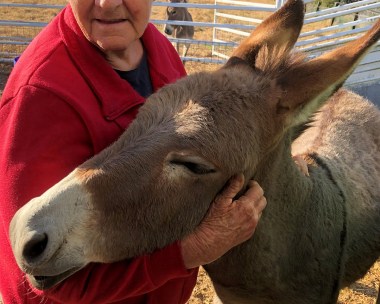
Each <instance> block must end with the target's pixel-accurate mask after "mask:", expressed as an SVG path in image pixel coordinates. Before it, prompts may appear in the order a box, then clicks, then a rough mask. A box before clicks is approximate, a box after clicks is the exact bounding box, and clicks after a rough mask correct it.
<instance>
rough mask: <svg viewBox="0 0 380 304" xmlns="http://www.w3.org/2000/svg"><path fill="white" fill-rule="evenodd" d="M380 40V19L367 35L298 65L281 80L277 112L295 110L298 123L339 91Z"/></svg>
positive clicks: (294, 113)
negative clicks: (281, 95) (280, 93)
mask: <svg viewBox="0 0 380 304" xmlns="http://www.w3.org/2000/svg"><path fill="white" fill-rule="evenodd" d="M379 39H380V21H378V22H377V23H376V24H375V25H374V26H373V27H372V29H371V30H369V31H368V32H367V33H366V34H365V35H364V36H362V37H361V38H359V39H356V40H354V41H351V42H350V43H347V44H346V45H344V46H342V47H340V48H338V49H335V50H333V51H331V52H328V53H326V54H324V55H322V56H320V57H317V58H315V59H312V60H310V61H306V62H303V63H301V64H297V65H295V66H294V67H293V68H291V69H289V70H288V71H287V72H285V73H284V74H283V75H281V78H280V79H279V84H280V85H281V87H282V89H283V92H284V93H283V97H282V98H281V100H280V101H279V102H278V105H277V111H278V112H282V113H284V112H285V113H286V112H289V113H293V115H296V116H297V115H298V119H294V118H292V120H297V121H293V123H299V122H301V121H302V120H303V119H302V117H308V116H309V115H311V114H312V113H314V112H315V111H316V110H317V109H318V108H319V107H321V106H322V104H323V103H324V102H325V101H326V100H327V99H328V98H329V97H330V96H331V95H332V94H333V93H334V92H336V91H337V90H338V89H339V88H340V87H341V86H342V85H343V83H344V81H345V80H346V79H347V78H348V76H349V75H350V74H351V73H352V71H353V70H354V69H355V67H356V66H357V65H358V63H359V62H360V60H361V59H362V58H363V57H364V55H365V54H366V53H367V52H368V51H369V50H370V48H371V47H372V46H373V45H374V44H375V43H376V42H377V41H378V40H379Z"/></svg>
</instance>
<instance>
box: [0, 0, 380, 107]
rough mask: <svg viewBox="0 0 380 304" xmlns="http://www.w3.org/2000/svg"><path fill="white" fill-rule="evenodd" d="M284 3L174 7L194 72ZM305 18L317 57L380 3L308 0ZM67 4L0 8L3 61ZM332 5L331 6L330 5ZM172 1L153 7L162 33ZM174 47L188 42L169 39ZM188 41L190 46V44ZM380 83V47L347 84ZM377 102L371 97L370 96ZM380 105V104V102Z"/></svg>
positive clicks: (40, 0) (56, 0) (355, 32)
mask: <svg viewBox="0 0 380 304" xmlns="http://www.w3.org/2000/svg"><path fill="white" fill-rule="evenodd" d="M283 2H284V0H246V1H237V0H204V1H201V0H193V1H190V3H176V4H171V6H174V7H187V8H188V9H189V11H190V13H192V14H193V20H194V22H187V21H171V23H172V24H178V25H193V26H194V27H195V36H194V39H193V40H191V41H190V42H191V47H190V50H189V53H188V55H187V56H186V57H185V58H183V60H184V61H186V62H187V69H188V71H189V72H194V71H197V70H199V69H205V68H206V69H213V68H215V67H217V66H218V65H219V64H222V63H224V62H225V61H226V59H227V58H228V57H229V56H230V54H231V52H232V50H233V49H234V47H235V46H236V45H237V44H238V43H239V42H240V41H241V40H242V39H244V38H245V37H246V36H247V35H249V33H250V32H251V30H252V29H253V28H254V27H255V26H257V25H258V24H259V23H260V22H261V21H262V20H263V19H264V18H265V17H267V16H268V15H269V14H270V13H272V12H273V11H275V10H276V9H277V8H279V7H280V6H281V5H282V3H283ZM305 2H306V3H307V5H306V18H305V25H304V28H303V32H302V34H301V36H300V41H299V42H298V43H297V46H298V48H299V49H302V50H305V51H307V52H309V54H310V56H316V55H319V54H321V53H322V52H325V51H326V50H328V49H331V48H333V47H335V46H337V45H338V44H341V43H344V42H347V41H349V40H352V39H356V38H357V37H358V36H359V35H360V34H362V33H363V32H364V31H366V30H367V29H368V28H369V27H370V25H371V24H372V23H373V22H375V21H376V19H378V18H380V1H379V0H359V1H357V0H341V2H332V1H331V0H306V1H305ZM65 3H66V1H65V0H24V1H20V0H9V1H8V0H3V1H2V3H0V62H10V63H12V62H13V59H14V57H16V56H18V55H19V54H21V53H22V51H23V49H24V48H25V47H26V45H27V44H28V43H29V42H30V41H31V39H33V37H34V36H35V35H36V34H37V33H38V32H39V31H40V30H41V29H42V28H43V27H44V26H45V25H46V23H47V22H49V21H50V20H51V19H52V18H53V17H54V16H55V15H56V14H57V13H58V12H59V11H60V9H61V8H62V7H63V6H64V5H65ZM327 4H328V5H327ZM167 6H168V2H160V1H155V2H154V8H153V13H152V18H151V21H152V22H153V23H154V24H156V26H157V27H158V28H159V29H160V30H163V26H164V24H165V23H166V22H165V17H166V15H165V10H166V7H167ZM168 38H169V39H170V40H171V41H172V42H173V43H174V42H179V43H180V42H184V41H183V40H181V39H179V40H178V39H174V38H172V37H168ZM185 42H186V41H185ZM379 82H380V44H378V45H377V47H376V48H375V49H374V50H373V51H372V53H371V54H369V55H368V56H367V57H366V58H365V59H364V60H363V62H362V64H361V65H360V66H359V67H358V68H357V70H356V71H355V72H354V74H353V75H352V76H351V77H350V78H349V79H348V80H347V82H346V84H347V85H349V86H353V87H361V88H363V87H365V88H366V87H369V86H373V85H374V84H378V83H379ZM371 97H372V96H371ZM379 102H380V101H379Z"/></svg>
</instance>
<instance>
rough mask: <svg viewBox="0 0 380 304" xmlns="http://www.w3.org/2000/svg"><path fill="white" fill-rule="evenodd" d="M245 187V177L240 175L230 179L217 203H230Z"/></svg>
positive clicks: (216, 200)
mask: <svg viewBox="0 0 380 304" xmlns="http://www.w3.org/2000/svg"><path fill="white" fill-rule="evenodd" d="M243 185H244V175H243V174H238V175H235V176H233V177H231V178H230V179H229V181H228V182H227V184H226V185H225V187H224V189H223V190H222V191H221V192H220V193H219V194H218V196H217V197H216V199H215V202H216V203H222V202H228V203H230V202H231V201H232V200H233V198H234V197H235V196H236V194H238V193H239V191H240V190H241V189H242V187H243Z"/></svg>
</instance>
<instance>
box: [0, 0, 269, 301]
mask: <svg viewBox="0 0 380 304" xmlns="http://www.w3.org/2000/svg"><path fill="white" fill-rule="evenodd" d="M151 5H152V0H69V4H68V5H67V7H66V8H65V9H63V11H62V12H61V13H60V14H59V15H58V16H57V17H56V18H55V19H54V20H53V21H52V22H51V23H50V24H49V25H48V26H47V27H46V28H45V29H44V30H43V31H42V32H41V33H40V34H39V35H38V36H37V37H36V38H35V39H34V40H33V41H32V43H31V44H30V45H29V46H28V48H27V49H26V50H25V52H24V53H23V54H22V56H21V58H20V60H19V61H18V63H17V64H16V66H15V68H14V70H13V72H12V73H11V75H10V78H9V80H8V83H7V86H6V88H5V90H4V93H3V96H2V99H1V102H0V176H1V180H0V197H1V201H0V202H1V208H0V218H1V223H2V225H1V227H0V251H1V259H0V292H1V295H2V297H3V302H4V304H10V303H12V304H16V303H19V304H21V303H24V304H25V303H38V304H40V303H78V304H79V303H80V304H85V303H89V304H95V303H102V304H105V303H126V304H128V303H131V304H132V303H133V304H135V303H158V304H162V303H165V304H178V303H185V302H186V301H187V300H188V299H189V297H190V295H191V292H192V289H193V287H194V285H195V282H196V278H197V267H198V266H200V265H202V264H205V263H209V262H212V261H213V260H215V259H217V258H218V257H220V256H221V255H223V254H224V253H225V252H227V251H228V250H229V249H231V248H232V247H233V246H236V245H237V244H239V243H241V242H243V241H245V240H246V239H248V238H249V237H251V236H252V234H253V233H254V230H255V227H256V225H257V223H258V219H259V217H260V214H261V212H262V210H263V209H264V207H265V205H266V200H265V198H264V197H263V192H262V189H261V188H260V187H259V185H258V184H257V183H254V182H251V183H250V184H249V185H250V187H249V188H248V190H247V192H246V193H245V195H243V196H242V197H241V198H239V200H238V201H234V202H233V198H234V196H235V195H236V194H237V193H238V192H239V191H240V190H241V188H242V185H243V180H242V178H241V177H235V178H233V179H232V180H231V181H230V183H229V185H227V186H226V188H225V189H224V190H223V191H222V192H221V193H220V195H219V196H218V197H217V198H216V200H215V202H214V203H213V204H212V207H211V209H210V212H209V213H208V215H207V216H206V218H205V219H204V221H203V222H202V223H201V224H200V226H199V227H198V228H197V229H196V231H194V233H193V234H191V235H189V236H188V237H186V238H185V239H184V240H179V241H178V242H176V243H174V244H172V245H170V246H168V247H166V248H164V249H161V250H157V251H156V252H154V253H152V254H150V255H146V256H141V257H136V258H135V259H133V260H125V261H120V262H117V263H110V264H99V263H93V264H90V265H88V266H87V267H85V268H84V269H81V270H80V271H78V272H77V273H75V274H73V275H72V276H71V277H69V278H68V279H66V280H65V281H63V282H61V283H59V284H58V285H57V286H54V287H53V288H50V289H48V290H45V291H39V290H36V289H34V288H33V287H32V286H31V285H30V284H29V282H28V281H27V279H26V278H25V275H24V274H23V273H22V272H21V271H20V270H19V268H18V267H17V265H16V262H15V260H14V257H13V254H12V251H11V247H10V244H9V236H8V227H9V223H10V221H11V219H12V216H13V215H14V213H15V212H16V211H17V210H18V209H19V208H20V207H21V206H23V205H24V204H25V203H27V202H28V201H29V200H30V199H32V198H33V197H36V196H39V195H40V194H42V193H43V192H44V191H45V190H46V189H48V188H49V187H51V186H52V185H54V184H55V183H57V182H58V181H59V180H61V179H62V178H63V177H65V176H66V175H67V174H68V173H70V172H71V171H72V170H73V169H74V168H75V167H77V166H78V165H80V164H81V163H83V162H84V161H85V160H87V159H88V158H90V157H91V156H93V155H94V154H96V153H98V152H100V151H101V150H102V149H104V148H105V147H107V146H108V145H110V144H111V143H112V142H114V141H115V140H116V139H117V138H118V137H119V136H120V134H121V133H122V132H123V131H124V130H125V129H126V128H127V127H128V125H129V124H130V123H131V121H132V120H133V119H134V117H135V115H136V113H137V111H138V109H139V107H140V106H141V105H142V104H143V103H144V101H145V98H146V97H148V96H149V95H150V94H152V93H153V92H155V91H156V90H157V89H159V88H160V87H162V86H164V85H165V84H168V83H171V82H174V81H176V80H177V79H179V78H181V77H183V76H185V74H186V73H185V70H184V68H183V66H182V63H181V60H180V58H179V57H178V55H177V53H176V52H175V50H174V49H173V47H172V45H171V44H170V43H169V41H168V40H167V39H166V38H165V37H164V36H163V35H162V34H160V33H159V32H158V30H157V29H156V28H155V27H154V26H153V25H152V24H149V23H148V19H149V16H150V12H151ZM206 244H207V246H205V245H206Z"/></svg>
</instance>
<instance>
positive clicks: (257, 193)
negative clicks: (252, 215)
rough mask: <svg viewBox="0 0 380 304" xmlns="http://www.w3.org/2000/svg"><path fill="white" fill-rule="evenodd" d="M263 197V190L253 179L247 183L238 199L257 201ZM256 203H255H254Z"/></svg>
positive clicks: (241, 200)
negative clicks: (245, 189) (244, 190)
mask: <svg viewBox="0 0 380 304" xmlns="http://www.w3.org/2000/svg"><path fill="white" fill-rule="evenodd" d="M262 197H264V190H263V188H261V187H260V185H259V184H258V183H257V182H256V181H253V180H250V181H249V183H248V189H247V191H246V192H245V193H244V194H243V195H242V196H241V197H240V198H239V199H238V201H240V202H258V201H260V199H261V198H262ZM255 205H256V204H255Z"/></svg>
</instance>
